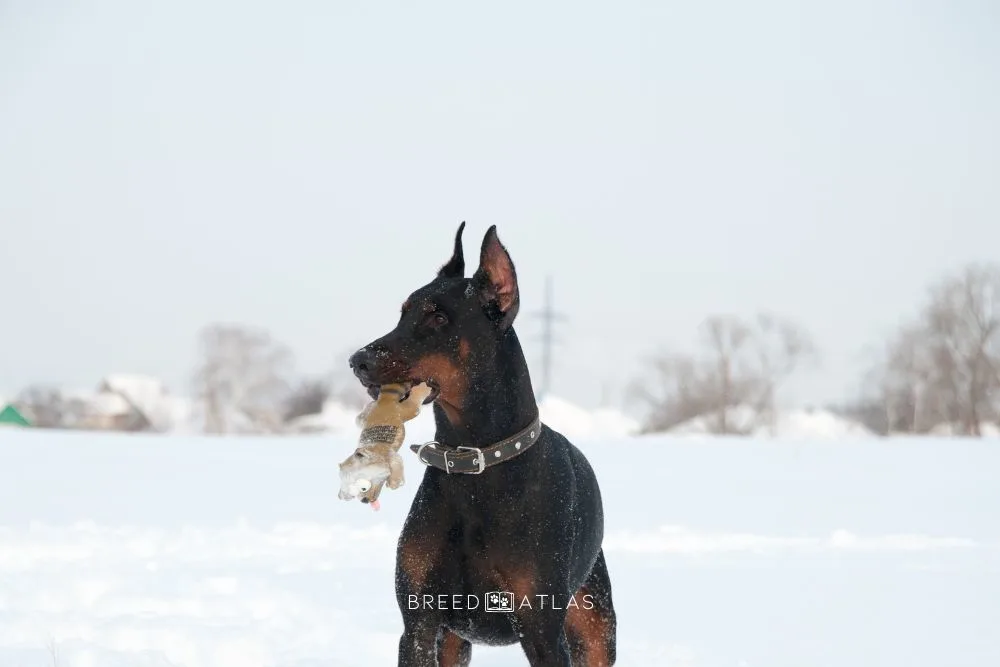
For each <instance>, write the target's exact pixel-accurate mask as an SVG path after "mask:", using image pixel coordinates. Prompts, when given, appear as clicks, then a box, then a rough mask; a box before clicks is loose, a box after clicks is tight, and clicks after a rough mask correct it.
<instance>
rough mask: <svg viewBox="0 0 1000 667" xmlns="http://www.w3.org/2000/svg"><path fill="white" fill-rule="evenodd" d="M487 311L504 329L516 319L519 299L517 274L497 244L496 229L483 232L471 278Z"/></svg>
mask: <svg viewBox="0 0 1000 667" xmlns="http://www.w3.org/2000/svg"><path fill="white" fill-rule="evenodd" d="M472 280H473V282H474V283H475V285H476V288H477V289H478V290H479V296H480V299H481V300H482V302H483V305H484V306H485V307H486V309H487V312H488V313H489V314H490V316H491V317H493V318H494V319H495V320H496V321H497V322H498V323H499V325H500V327H501V328H503V329H506V328H507V327H509V326H510V325H511V324H512V323H513V322H514V318H515V317H517V309H518V308H519V307H520V304H521V299H520V296H519V294H518V291H517V273H516V272H515V271H514V263H513V262H512V261H511V260H510V255H509V254H508V253H507V249H506V248H504V247H503V244H502V243H500V238H499V237H498V236H497V227H496V225H493V226H492V227H490V228H489V229H488V230H486V236H485V237H484V238H483V247H482V250H481V251H480V253H479V268H478V269H476V273H475V274H474V275H473V276H472Z"/></svg>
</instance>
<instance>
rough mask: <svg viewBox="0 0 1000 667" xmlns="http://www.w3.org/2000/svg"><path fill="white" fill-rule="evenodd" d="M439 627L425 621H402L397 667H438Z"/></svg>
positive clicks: (418, 619) (436, 624) (416, 619)
mask: <svg viewBox="0 0 1000 667" xmlns="http://www.w3.org/2000/svg"><path fill="white" fill-rule="evenodd" d="M440 632H441V626H440V625H439V624H438V623H432V622H430V621H428V620H425V619H420V618H415V619H413V620H412V621H411V620H410V619H404V620H403V634H402V635H401V636H400V638H399V662H398V663H397V664H398V667H438V662H437V643H438V634H439V633H440Z"/></svg>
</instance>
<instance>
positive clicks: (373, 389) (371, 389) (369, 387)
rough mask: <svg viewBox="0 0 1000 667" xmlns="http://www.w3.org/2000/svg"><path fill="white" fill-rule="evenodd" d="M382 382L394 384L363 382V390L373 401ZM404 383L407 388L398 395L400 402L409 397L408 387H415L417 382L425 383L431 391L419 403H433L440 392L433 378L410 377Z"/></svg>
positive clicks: (376, 398) (379, 390) (376, 397)
mask: <svg viewBox="0 0 1000 667" xmlns="http://www.w3.org/2000/svg"><path fill="white" fill-rule="evenodd" d="M383 384H394V383H390V382H383V383H381V384H375V383H369V382H365V383H364V386H365V391H367V392H368V396H370V397H371V399H372V400H373V401H375V400H378V396H379V393H380V392H381V389H382V385H383ZM404 384H406V386H407V389H406V393H405V394H403V395H402V396H401V397H400V399H399V400H400V402H402V401H405V400H406V399H408V398H409V397H410V388H411V387H415V386H416V385H418V384H426V385H427V386H428V387H430V390H431V393H429V394H427V398H425V399H424V401H423V403H421V405H429V404H431V403H433V402H434V401H435V400H436V399H437V397H438V395H439V394H440V393H441V387H440V385H438V383H437V382H436V381H435V380H434V379H433V378H428V379H426V380H424V379H420V378H410V379H409V380H406V381H405V383H404Z"/></svg>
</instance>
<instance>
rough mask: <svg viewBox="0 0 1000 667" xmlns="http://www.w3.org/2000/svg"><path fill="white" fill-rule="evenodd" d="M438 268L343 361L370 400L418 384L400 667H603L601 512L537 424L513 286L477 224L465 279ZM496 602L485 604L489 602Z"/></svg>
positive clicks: (608, 623) (606, 659) (609, 614)
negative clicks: (429, 428) (382, 330)
mask: <svg viewBox="0 0 1000 667" xmlns="http://www.w3.org/2000/svg"><path fill="white" fill-rule="evenodd" d="M464 227H465V223H462V225H461V226H460V227H459V228H458V233H457V234H456V236H455V249H454V253H453V255H452V257H451V259H450V260H449V261H448V262H447V263H446V264H445V265H444V266H443V267H442V268H441V269H440V271H439V272H438V275H437V277H436V278H435V279H434V280H433V281H431V282H430V283H429V284H427V285H425V286H423V287H421V288H420V289H418V290H417V291H416V292H414V293H413V294H411V295H410V297H409V298H408V299H407V300H406V302H405V303H404V304H403V307H402V314H401V316H400V319H399V323H398V324H397V325H396V328H395V329H393V330H392V331H391V332H389V333H388V334H386V335H385V336H383V337H381V338H379V339H378V340H375V341H373V342H371V343H369V344H368V345H366V346H365V347H363V348H361V349H360V350H358V351H357V352H356V353H355V354H353V355H352V356H351V359H350V365H351V368H353V370H354V373H355V375H356V376H357V377H358V379H359V380H360V381H361V382H362V384H364V385H365V386H366V387H367V388H368V390H369V392H370V393H371V394H372V395H373V396H374V395H377V392H378V387H379V386H380V385H384V384H388V383H393V382H413V383H418V382H426V383H427V384H428V385H429V386H430V387H431V388H432V394H431V395H430V396H429V397H428V398H427V401H426V402H431V401H433V403H434V417H435V421H436V426H437V432H436V436H435V441H434V442H433V443H430V444H427V445H422V446H416V445H413V446H411V448H412V449H413V450H414V451H415V452H417V455H418V456H419V458H420V460H421V461H422V462H423V463H425V464H426V465H427V468H426V471H425V473H424V477H423V480H422V481H421V483H420V486H419V488H418V489H417V491H416V496H415V497H414V499H413V504H412V506H411V507H410V511H409V514H408V516H407V518H406V521H405V523H404V526H403V529H402V533H401V535H400V538H399V544H398V548H397V554H396V597H397V601H398V604H399V608H400V610H401V612H402V616H403V626H404V630H403V634H402V636H401V637H400V640H399V662H398V664H399V666H400V667H432V666H433V667H457V666H466V665H469V663H470V660H471V654H472V644H488V645H494V646H496V645H509V644H514V643H520V645H521V647H522V649H523V650H524V653H525V655H526V656H527V658H528V663H529V664H530V665H532V666H533V667H543V666H546V667H548V666H551V667H569V666H570V665H574V666H579V665H584V666H587V667H596V666H598V665H601V666H610V665H613V664H614V662H615V646H616V619H615V612H614V607H613V605H612V600H611V581H610V578H609V575H608V569H607V565H606V564H605V561H604V553H603V550H602V548H601V543H602V540H603V536H604V511H603V506H602V501H601V492H600V489H599V487H598V483H597V479H596V478H595V476H594V472H593V470H592V469H591V466H590V464H589V463H588V462H587V460H586V458H585V457H584V455H583V454H582V453H581V452H580V451H579V450H578V449H577V448H576V447H575V446H574V445H572V444H571V443H570V442H569V441H568V440H567V439H566V438H565V437H563V436H562V435H561V434H560V433H558V432H556V431H553V430H552V429H551V428H549V427H548V426H546V425H545V424H542V423H540V421H539V415H538V406H537V404H536V402H535V396H534V391H533V389H532V386H531V379H530V378H529V376H528V368H527V363H526V362H525V358H524V354H523V352H522V350H521V345H520V343H519V342H518V339H517V336H516V335H515V333H514V329H513V327H512V324H513V322H514V318H515V317H516V316H517V311H518V305H519V297H518V287H517V275H516V273H515V271H514V265H513V263H512V262H511V259H510V256H509V255H508V253H507V250H506V248H504V246H503V245H502V244H501V243H500V240H499V238H498V237H497V233H496V228H495V227H491V228H490V229H489V230H488V231H487V232H486V236H485V238H484V239H483V244H482V250H481V252H480V263H479V267H478V269H477V270H476V272H475V273H474V274H473V276H472V277H471V278H466V277H465V261H464V259H463V254H462V230H463V229H464ZM492 593H497V595H492Z"/></svg>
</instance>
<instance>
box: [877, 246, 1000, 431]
mask: <svg viewBox="0 0 1000 667" xmlns="http://www.w3.org/2000/svg"><path fill="white" fill-rule="evenodd" d="M998 370H1000V265H980V264H972V265H969V266H966V267H965V268H964V269H962V270H961V271H959V272H957V273H955V274H953V275H950V276H946V277H945V278H944V279H942V280H940V281H938V282H937V283H935V284H933V285H932V286H931V288H930V290H929V294H928V299H927V301H926V303H925V304H924V306H923V308H922V309H921V311H920V313H919V315H918V317H917V318H916V320H915V321H914V322H913V323H910V324H907V325H905V326H904V327H902V328H901V329H900V331H899V332H898V333H897V334H896V335H895V336H894V337H893V338H892V339H890V341H889V342H888V344H887V345H886V349H885V353H884V356H883V359H882V361H881V362H880V364H878V366H876V368H875V369H874V380H873V384H874V385H875V386H876V387H877V389H876V394H877V395H878V397H879V399H880V401H881V403H882V405H883V406H884V409H885V411H886V415H887V421H888V424H889V430H890V431H892V432H897V433H899V432H902V433H926V432H928V431H930V430H931V429H933V428H934V427H936V426H938V425H944V424H947V425H948V426H949V427H951V428H957V429H958V431H959V432H960V433H963V434H965V435H972V436H979V435H981V425H982V424H983V423H986V422H994V423H996V422H997V421H998V417H1000V373H998Z"/></svg>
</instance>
